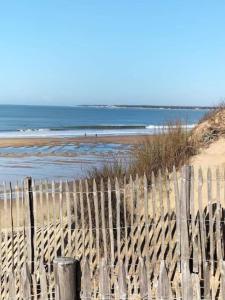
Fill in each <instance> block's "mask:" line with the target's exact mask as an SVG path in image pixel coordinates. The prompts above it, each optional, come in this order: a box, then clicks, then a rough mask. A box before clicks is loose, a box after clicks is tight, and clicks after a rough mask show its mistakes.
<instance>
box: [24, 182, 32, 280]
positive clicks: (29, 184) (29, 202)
mask: <svg viewBox="0 0 225 300" xmlns="http://www.w3.org/2000/svg"><path fill="white" fill-rule="evenodd" d="M24 187H25V199H26V206H25V207H26V210H27V214H26V219H27V223H26V234H27V253H28V263H29V264H28V265H29V269H30V273H31V274H33V272H34V205H33V191H32V178H31V177H26V178H25V180H24Z"/></svg>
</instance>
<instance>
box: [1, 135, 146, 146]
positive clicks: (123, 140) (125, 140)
mask: <svg viewBox="0 0 225 300" xmlns="http://www.w3.org/2000/svg"><path fill="white" fill-rule="evenodd" d="M146 137H148V138H149V135H148V136H146V135H138V136H137V135H126V136H99V137H95V136H90V137H73V138H13V139H12V138H1V139H0V147H29V146H48V145H49V146H55V145H62V144H68V143H69V144H78V143H115V144H138V143H140V142H141V140H143V139H145V138H146Z"/></svg>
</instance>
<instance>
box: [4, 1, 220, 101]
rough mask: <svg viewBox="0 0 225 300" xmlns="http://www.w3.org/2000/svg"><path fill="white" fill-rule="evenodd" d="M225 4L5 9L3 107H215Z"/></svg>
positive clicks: (21, 5) (67, 4)
mask: <svg viewBox="0 0 225 300" xmlns="http://www.w3.org/2000/svg"><path fill="white" fill-rule="evenodd" d="M224 16H225V1H222V0H221V1H220V0H218V1H212V0H210V1H209V0H204V1H203V0H202V1H201V0H198V1H196V0H188V1H180V0H179V1H173V0H168V1H166V0H157V1H150V0H146V1H144V0H142V1H141V0H140V1H138V0H136V1H135V0H127V1H126V0H109V1H108V0H104V1H100V0H99V1H97V0H96V1H95V0H90V1H86V0H80V1H78V0H77V1H76V0H70V1H67V0H61V1H58V0H52V1H50V0H32V1H31V0H27V1H24V0H14V1H13V0H5V1H3V0H2V1H1V0H0V103H20V104H57V105H65V104H67V105H76V104H83V103H84V104H103V103H105V104H114V103H115V104H160V105H162V104H165V105H167V104H174V105H176V104H181V105H184V104H196V105H210V104H215V103H216V102H217V101H220V100H221V99H222V98H224V97H225V17H224Z"/></svg>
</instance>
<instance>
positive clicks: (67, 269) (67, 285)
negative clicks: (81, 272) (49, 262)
mask: <svg viewBox="0 0 225 300" xmlns="http://www.w3.org/2000/svg"><path fill="white" fill-rule="evenodd" d="M53 264H54V275H55V285H56V300H76V299H77V295H76V292H77V291H76V277H75V276H76V261H75V259H73V258H69V257H57V258H55V259H54V262H53Z"/></svg>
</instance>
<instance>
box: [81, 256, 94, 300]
mask: <svg viewBox="0 0 225 300" xmlns="http://www.w3.org/2000/svg"><path fill="white" fill-rule="evenodd" d="M91 291H92V285H91V271H90V265H89V262H88V260H87V258H86V257H85V258H84V264H83V269H82V277H81V299H84V300H91V299H92V292H91Z"/></svg>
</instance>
